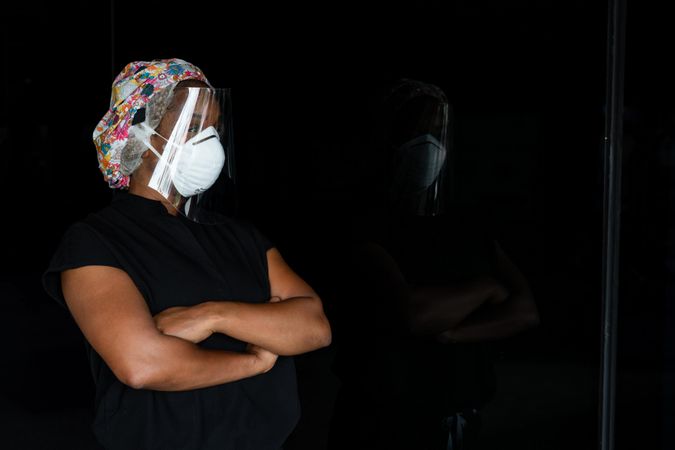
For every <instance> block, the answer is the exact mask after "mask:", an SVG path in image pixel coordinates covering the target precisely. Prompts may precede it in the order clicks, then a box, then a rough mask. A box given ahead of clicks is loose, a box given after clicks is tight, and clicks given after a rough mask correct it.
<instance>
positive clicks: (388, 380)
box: [330, 80, 538, 450]
mask: <svg viewBox="0 0 675 450" xmlns="http://www.w3.org/2000/svg"><path fill="white" fill-rule="evenodd" d="M449 106H450V105H449V104H448V102H447V99H446V97H445V94H444V93H443V92H442V91H441V90H440V89H439V88H438V87H436V86H433V85H429V84H425V83H421V82H417V81H413V80H402V81H401V82H400V83H399V84H397V85H396V87H395V88H394V89H392V92H391V93H390V95H389V97H388V99H387V103H386V108H384V111H383V113H382V114H381V117H382V118H383V119H384V122H385V123H384V124H383V126H382V130H380V135H381V136H379V139H380V140H381V143H380V146H381V147H382V148H383V152H382V153H381V154H379V155H377V157H375V158H373V161H376V163H374V164H373V166H374V167H375V168H378V167H384V169H385V170H381V172H382V175H381V176H382V180H380V185H379V186H378V188H379V189H372V190H373V191H375V192H376V193H375V195H374V197H375V198H376V199H377V200H376V204H378V205H379V208H378V209H375V210H373V209H371V210H370V214H369V215H368V216H366V217H360V218H359V219H360V221H359V222H358V227H359V234H358V236H357V238H356V239H355V242H354V245H353V246H352V247H351V254H350V256H351V262H352V263H351V264H350V265H349V266H350V267H352V268H353V271H354V273H353V274H350V276H344V277H343V278H344V279H349V280H352V282H353V283H354V284H355V285H354V286H350V287H349V288H348V291H351V292H353V293H354V294H350V292H345V293H344V301H343V302H341V303H342V304H343V307H342V308H341V311H340V314H338V316H337V321H338V324H339V325H338V330H339V332H340V334H339V335H338V336H339V338H338V341H339V344H338V354H337V356H336V370H337V372H338V374H339V376H340V377H341V381H342V387H341V394H340V396H339V397H338V400H337V404H336V409H335V413H334V417H333V423H332V430H331V447H330V448H334V449H339V448H343V447H345V446H347V445H348V442H350V441H353V442H357V441H358V442H363V441H367V442H368V443H367V444H366V445H363V446H362V447H359V448H373V449H375V448H383V449H384V448H386V449H405V450H412V449H415V450H434V449H445V448H466V449H468V448H472V447H471V436H470V435H472V434H473V431H475V430H476V429H477V423H478V419H479V415H478V411H479V410H480V409H481V408H482V407H483V406H484V405H485V404H486V403H487V402H488V401H489V400H490V398H491V396H492V394H493V390H494V381H493V379H492V370H491V369H492V368H491V361H492V355H491V353H492V351H491V348H490V345H489V341H494V340H497V339H501V338H505V337H509V336H513V335H515V334H517V333H519V332H522V331H523V330H525V329H527V328H530V327H532V326H535V325H536V324H537V323H538V313H537V308H536V305H535V304H534V300H533V297H532V295H531V292H530V289H529V286H528V283H527V281H526V280H525V278H524V277H523V275H522V274H521V273H520V271H519V270H518V269H517V267H516V266H515V265H514V264H513V263H512V262H511V260H510V259H509V258H508V257H507V255H506V253H505V252H504V251H503V250H502V249H501V247H500V246H499V245H498V244H496V242H494V241H493V240H491V239H489V238H488V237H487V233H484V232H481V231H480V229H481V227H480V226H479V224H476V223H473V222H474V221H473V220H471V218H470V217H468V215H467V214H465V213H462V212H461V211H460V209H459V208H458V207H454V206H453V205H451V204H450V202H447V201H446V200H445V198H444V197H445V194H446V193H447V192H448V191H449V189H448V186H447V185H448V184H450V182H452V179H451V175H452V172H450V171H449V169H450V168H451V167H449V166H450V163H451V162H452V153H451V152H452V147H451V142H450V137H449V134H450V133H449V128H450V108H449ZM375 170H376V169H374V170H373V171H375ZM375 184H377V183H375ZM354 310H358V311H359V312H360V314H359V315H358V317H354V315H353V314H352V311H354ZM336 332H337V330H336ZM364 342H367V343H369V345H368V346H367V347H364V345H363V343H364ZM371 355H372V356H371ZM355 410H358V411H359V413H358V415H357V414H353V413H351V412H352V411H355ZM450 443H451V444H452V445H450Z"/></svg>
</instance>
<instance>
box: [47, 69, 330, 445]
mask: <svg viewBox="0 0 675 450" xmlns="http://www.w3.org/2000/svg"><path fill="white" fill-rule="evenodd" d="M215 92H216V90H215V89H213V88H211V87H210V85H209V84H208V81H207V80H206V78H205V77H204V75H203V74H202V73H201V71H200V70H199V69H198V68H196V67H194V66H193V65H191V64H189V63H187V62H185V61H181V60H157V61H151V62H138V63H131V64H129V65H128V66H127V67H126V68H125V69H124V71H123V72H122V73H121V74H120V75H119V76H118V77H117V78H116V80H115V83H114V90H113V98H112V102H111V109H110V111H109V112H108V114H107V115H106V116H105V117H104V119H103V120H102V121H101V123H100V124H99V126H98V127H97V130H96V132H95V143H96V144H97V149H98V150H99V162H100V165H101V169H102V170H103V173H104V176H105V178H106V180H107V181H108V182H109V184H110V185H111V186H112V187H128V191H127V192H125V191H122V192H120V193H119V194H117V195H116V196H115V198H114V200H113V202H112V204H111V205H109V206H108V207H106V208H104V209H102V210H100V211H98V212H96V213H94V214H90V215H89V216H88V217H87V218H86V219H84V220H83V221H81V222H77V223H75V224H74V225H72V226H71V227H70V228H69V229H68V231H67V232H66V234H65V236H64V237H63V240H62V242H61V245H60V247H59V248H58V249H57V251H56V254H55V255H54V257H53V259H52V262H51V264H50V266H49V268H48V269H47V271H46V273H45V274H44V278H43V282H44V285H45V288H46V289H47V291H48V292H49V293H50V295H52V296H53V297H54V298H55V299H57V300H58V301H60V302H61V303H62V304H64V305H66V306H67V307H68V309H69V310H70V312H71V313H72V315H73V317H74V319H75V321H76V322H77V324H78V326H79V327H80V329H81V330H82V332H83V334H84V336H85V338H86V341H87V348H88V355H89V359H90V364H91V369H92V372H93V375H94V378H95V383H96V416H95V420H94V425H93V428H94V433H95V435H96V437H97V438H98V440H99V441H100V442H101V444H103V445H104V446H105V447H106V448H109V449H125V450H126V449H131V448H133V449H151V448H152V449H170V448H181V449H225V448H228V449H229V448H232V449H235V448H236V449H278V448H281V446H282V444H283V442H284V440H285V439H286V437H287V436H288V435H289V434H290V432H291V431H292V429H293V427H294V426H295V424H296V423H297V420H298V417H299V414H300V411H299V403H298V398H297V390H296V385H295V369H294V365H293V359H292V357H291V355H295V354H300V353H304V352H307V351H311V350H314V349H317V348H320V347H323V346H326V345H328V344H329V343H330V339H331V332H330V326H329V324H328V322H327V320H326V317H325V316H324V313H323V308H322V304H321V300H320V299H319V297H318V296H317V295H316V293H315V292H314V291H313V290H312V288H311V287H310V286H309V285H307V284H306V283H305V282H304V281H303V280H302V279H301V278H300V277H299V276H298V275H296V274H295V273H294V272H293V270H292V269H291V268H290V267H289V266H288V265H286V263H285V262H284V260H283V258H282V257H281V255H280V254H279V252H278V251H277V249H276V248H274V246H273V244H272V243H271V242H270V241H269V240H268V239H266V238H265V237H264V236H263V235H262V234H261V233H260V232H259V231H258V230H257V229H256V228H255V227H254V226H252V225H251V224H249V223H247V222H245V221H243V220H237V219H232V218H224V217H221V218H220V219H219V220H210V221H209V223H208V224H206V223H203V222H202V223H200V222H198V220H199V218H200V217H206V216H205V214H206V213H209V211H206V208H202V210H201V211H200V208H199V206H200V205H201V203H200V202H201V199H203V198H207V197H208V192H209V189H210V188H211V187H212V186H216V185H218V183H219V182H220V179H221V178H222V177H226V176H227V170H226V169H227V151H229V149H228V150H227V151H226V150H224V149H223V147H222V144H221V141H223V140H224V139H223V133H224V132H226V131H227V127H225V126H223V125H222V123H223V118H224V117H223V116H224V114H226V110H225V109H223V104H222V97H221V98H219V97H218V96H217V95H215ZM188 147H190V148H188ZM223 155H225V156H223ZM214 167H216V169H214ZM190 203H191V204H192V206H191V210H190V211H188V210H187V208H186V207H185V205H186V204H190ZM208 204H209V203H208V202H205V203H204V205H208ZM176 206H177V207H178V208H179V209H180V212H179V211H178V210H177V209H176ZM208 217H210V218H213V217H215V216H214V215H212V214H211V215H208Z"/></svg>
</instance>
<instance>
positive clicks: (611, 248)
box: [599, 0, 626, 450]
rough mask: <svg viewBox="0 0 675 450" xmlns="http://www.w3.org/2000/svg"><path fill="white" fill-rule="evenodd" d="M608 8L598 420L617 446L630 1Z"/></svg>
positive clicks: (604, 436) (603, 443)
mask: <svg viewBox="0 0 675 450" xmlns="http://www.w3.org/2000/svg"><path fill="white" fill-rule="evenodd" d="M607 11H608V14H607V16H608V21H607V87H606V88H607V93H606V110H605V112H606V115H605V137H604V148H603V163H604V171H603V183H604V192H603V196H604V199H603V200H604V201H603V245H602V362H601V378H600V424H599V425H600V449H601V450H613V449H614V412H615V406H616V405H615V394H616V347H617V311H618V294H619V290H618V287H619V230H620V224H621V148H622V137H623V85H624V55H625V31H626V0H608V8H607Z"/></svg>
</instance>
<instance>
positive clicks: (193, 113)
mask: <svg viewBox="0 0 675 450" xmlns="http://www.w3.org/2000/svg"><path fill="white" fill-rule="evenodd" d="M229 94H230V93H229V89H214V88H209V87H180V86H179V87H177V88H176V89H175V90H174V91H173V96H172V98H171V102H170V104H169V106H168V107H167V109H166V112H165V113H164V115H163V116H162V118H161V120H160V122H159V125H158V126H157V128H156V129H152V128H151V127H150V126H149V125H148V124H147V122H141V123H137V124H136V125H134V126H133V127H132V131H133V133H134V135H135V136H136V138H138V139H139V140H141V141H142V142H143V143H144V144H145V145H146V146H147V148H148V149H149V150H150V151H151V152H152V153H153V155H154V156H151V161H152V163H153V164H154V168H152V174H151V175H150V177H149V178H148V181H147V186H148V187H149V188H151V189H154V190H155V191H157V192H158V193H159V194H160V195H161V196H162V197H163V198H164V199H166V200H167V201H168V202H169V203H171V205H173V206H174V207H175V208H176V209H177V210H178V212H179V213H180V214H182V215H183V216H185V217H187V218H188V219H191V220H193V221H195V222H200V223H216V222H219V221H222V220H223V218H224V216H226V215H228V214H229V213H231V210H232V209H233V208H234V203H233V199H234V198H235V197H234V194H235V193H234V183H235V166H234V151H233V146H232V117H231V116H232V115H231V104H230V95H229Z"/></svg>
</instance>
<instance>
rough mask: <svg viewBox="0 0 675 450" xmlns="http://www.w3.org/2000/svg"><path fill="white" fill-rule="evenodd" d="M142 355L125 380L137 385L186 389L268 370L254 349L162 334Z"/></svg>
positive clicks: (136, 386) (165, 389) (147, 387)
mask: <svg viewBox="0 0 675 450" xmlns="http://www.w3.org/2000/svg"><path fill="white" fill-rule="evenodd" d="M148 347H149V348H148V349H147V351H145V352H144V354H143V358H142V359H141V358H139V360H138V362H136V364H134V365H133V366H132V369H131V371H130V372H129V373H128V374H127V376H126V377H125V378H126V380H122V381H123V382H126V384H129V385H130V386H132V387H134V388H137V389H152V390H157V391H186V390H191V389H199V388H204V387H209V386H215V385H218V384H224V383H229V382H232V381H236V380H240V379H243V378H248V377H252V376H254V375H258V374H260V373H264V372H265V371H267V370H269V367H264V365H263V364H262V362H261V361H260V360H258V358H257V357H256V356H255V355H253V354H251V353H238V352H231V351H224V350H210V349H203V348H201V347H199V346H197V345H195V344H193V343H191V342H188V341H186V340H183V339H180V338H177V337H173V336H162V337H161V338H159V339H157V340H155V341H154V342H153V343H149V344H148Z"/></svg>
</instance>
